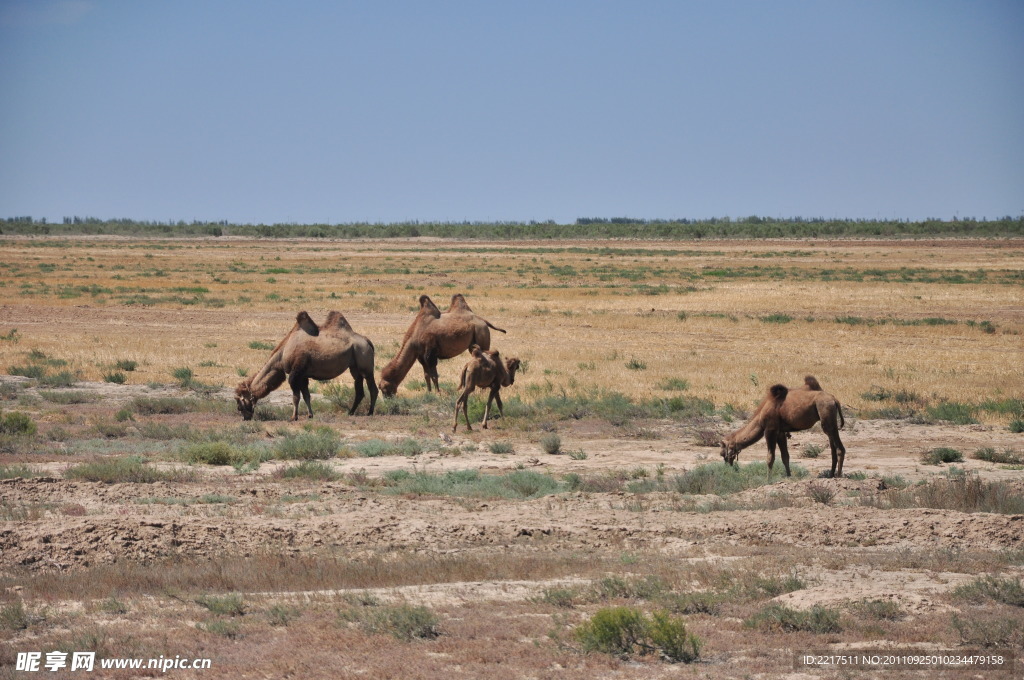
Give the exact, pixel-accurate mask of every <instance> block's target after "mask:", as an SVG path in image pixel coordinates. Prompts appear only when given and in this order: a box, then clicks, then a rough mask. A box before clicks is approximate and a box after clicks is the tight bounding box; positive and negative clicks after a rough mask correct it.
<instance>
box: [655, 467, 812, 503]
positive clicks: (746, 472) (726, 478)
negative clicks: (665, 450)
mask: <svg viewBox="0 0 1024 680" xmlns="http://www.w3.org/2000/svg"><path fill="white" fill-rule="evenodd" d="M790 470H791V471H792V473H793V478H794V479H801V478H803V477H806V476H807V475H808V472H807V469H806V468H803V467H801V466H799V465H796V464H793V463H790ZM785 475H786V470H785V468H784V467H783V466H782V463H781V462H780V461H776V462H775V465H774V466H773V467H772V472H771V475H770V476H769V475H768V466H767V464H765V463H761V462H757V463H750V464H748V465H742V466H738V467H733V466H731V465H725V464H723V463H706V464H704V465H700V466H698V467H695V468H694V469H692V470H687V471H686V472H684V473H683V474H681V475H676V476H675V478H674V479H673V487H674V488H675V490H676V491H678V492H679V493H683V494H693V495H705V494H715V495H719V496H724V495H727V494H732V493H739V492H740V491H745V490H747V489H752V488H755V487H758V486H764V485H766V484H773V483H775V482H778V481H781V480H783V479H786V477H785Z"/></svg>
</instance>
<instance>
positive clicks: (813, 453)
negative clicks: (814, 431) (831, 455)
mask: <svg viewBox="0 0 1024 680" xmlns="http://www.w3.org/2000/svg"><path fill="white" fill-rule="evenodd" d="M821 451H822V449H821V446H820V445H818V444H805V445H804V448H803V449H801V451H800V457H801V458H817V457H818V456H820V455H821Z"/></svg>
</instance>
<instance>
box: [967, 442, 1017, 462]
mask: <svg viewBox="0 0 1024 680" xmlns="http://www.w3.org/2000/svg"><path fill="white" fill-rule="evenodd" d="M971 457H972V458H975V459H977V460H983V461H986V462H989V463H1001V464H1003V465H1024V456H1021V455H1020V454H1019V453H1016V452H1015V451H1011V450H1010V449H1006V450H1005V451H1003V452H1002V453H1000V452H998V451H996V450H995V449H994V448H992V447H991V446H986V447H985V448H981V449H978V450H977V451H975V452H974V455H973V456H971Z"/></svg>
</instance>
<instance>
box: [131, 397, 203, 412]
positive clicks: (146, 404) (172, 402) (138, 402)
mask: <svg viewBox="0 0 1024 680" xmlns="http://www.w3.org/2000/svg"><path fill="white" fill-rule="evenodd" d="M198 407H199V403H198V402H197V401H196V400H195V399H178V398H176V397H135V398H134V399H132V401H131V409H132V410H133V411H134V412H135V413H138V414H140V415H145V416H150V415H157V414H161V415H169V414H177V413H189V412H191V411H195V410H197V408H198Z"/></svg>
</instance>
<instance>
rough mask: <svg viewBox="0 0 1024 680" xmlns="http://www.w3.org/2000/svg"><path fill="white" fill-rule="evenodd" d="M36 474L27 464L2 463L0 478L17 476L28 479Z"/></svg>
mask: <svg viewBox="0 0 1024 680" xmlns="http://www.w3.org/2000/svg"><path fill="white" fill-rule="evenodd" d="M35 476H36V473H35V472H33V471H32V468H30V467H28V466H27V465H0V479H14V478H15V477H21V478H24V479H28V478H31V477H35Z"/></svg>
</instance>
